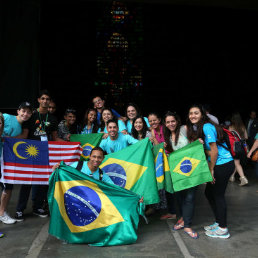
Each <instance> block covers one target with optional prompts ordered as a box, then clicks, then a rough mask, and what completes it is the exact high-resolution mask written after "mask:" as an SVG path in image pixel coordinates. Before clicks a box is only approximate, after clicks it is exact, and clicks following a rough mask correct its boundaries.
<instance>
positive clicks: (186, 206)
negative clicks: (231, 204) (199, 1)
mask: <svg viewBox="0 0 258 258" xmlns="http://www.w3.org/2000/svg"><path fill="white" fill-rule="evenodd" d="M164 120H165V127H164V138H165V143H166V150H167V152H168V153H171V152H173V151H176V150H179V149H181V148H183V147H184V146H186V145H187V144H189V140H188V139H187V130H186V126H185V125H181V119H180V117H179V115H178V114H177V113H176V112H170V111H168V112H167V113H166V115H165V119H164ZM196 189H197V187H191V188H188V189H185V190H182V191H179V192H176V193H175V196H176V199H177V202H178V206H179V215H180V217H179V219H178V221H177V223H176V224H175V225H174V227H173V229H174V230H180V229H184V232H185V233H186V234H187V235H188V236H190V237H191V238H193V239H197V238H198V237H199V236H198V233H197V232H195V231H193V230H192V219H193V215H194V207H195V204H194V200H195V193H196ZM171 197H173V195H171V194H169V195H168V194H167V200H169V199H171ZM168 203H169V202H168Z"/></svg>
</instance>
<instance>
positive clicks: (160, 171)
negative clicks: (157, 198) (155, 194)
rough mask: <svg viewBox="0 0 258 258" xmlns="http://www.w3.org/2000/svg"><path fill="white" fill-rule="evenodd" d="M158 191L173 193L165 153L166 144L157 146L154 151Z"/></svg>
mask: <svg viewBox="0 0 258 258" xmlns="http://www.w3.org/2000/svg"><path fill="white" fill-rule="evenodd" d="M152 151H153V155H154V160H155V170H156V179H157V186H158V190H161V189H165V190H166V191H167V192H169V193H173V192H174V190H173V186H172V179H171V174H170V170H169V165H168V158H167V155H166V153H165V149H164V143H160V144H158V145H155V146H154V147H153V149H152Z"/></svg>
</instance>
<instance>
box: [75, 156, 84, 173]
mask: <svg viewBox="0 0 258 258" xmlns="http://www.w3.org/2000/svg"><path fill="white" fill-rule="evenodd" d="M82 166H83V160H82V159H81V160H79V161H78V164H77V166H76V169H77V170H79V171H81V170H82Z"/></svg>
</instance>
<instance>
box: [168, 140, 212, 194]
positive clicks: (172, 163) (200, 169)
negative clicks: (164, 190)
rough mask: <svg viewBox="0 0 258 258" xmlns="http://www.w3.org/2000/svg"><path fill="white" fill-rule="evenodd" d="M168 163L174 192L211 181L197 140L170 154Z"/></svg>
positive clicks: (201, 147)
mask: <svg viewBox="0 0 258 258" xmlns="http://www.w3.org/2000/svg"><path fill="white" fill-rule="evenodd" d="M168 161H169V167H170V172H171V177H172V182H173V188H174V190H175V192H177V191H181V190H184V189H187V188H191V187H194V186H197V185H200V184H203V183H206V182H210V181H212V176H211V173H210V170H209V167H208V163H207V161H206V156H205V153H204V149H203V145H202V144H201V143H200V142H199V140H197V141H195V142H193V143H191V144H188V145H186V146H185V147H183V148H181V149H179V150H177V151H175V152H172V153H171V154H170V155H169V157H168Z"/></svg>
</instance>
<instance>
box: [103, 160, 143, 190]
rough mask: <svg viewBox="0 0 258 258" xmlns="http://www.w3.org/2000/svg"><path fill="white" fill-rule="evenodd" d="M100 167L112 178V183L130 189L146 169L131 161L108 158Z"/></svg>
mask: <svg viewBox="0 0 258 258" xmlns="http://www.w3.org/2000/svg"><path fill="white" fill-rule="evenodd" d="M100 168H101V169H102V170H103V171H104V172H105V173H106V174H107V175H109V177H110V178H111V179H112V181H113V182H114V184H116V185H118V186H120V187H123V188H125V189H127V190H130V189H131V188H132V187H133V186H134V185H135V183H136V182H137V181H138V180H139V179H140V177H141V176H142V175H143V173H144V171H145V170H146V169H147V167H145V166H141V165H138V164H135V163H132V162H128V161H124V160H120V159H115V158H109V159H107V160H106V161H105V162H104V163H102V164H101V165H100Z"/></svg>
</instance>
